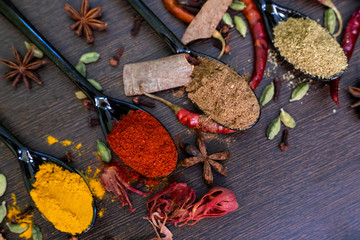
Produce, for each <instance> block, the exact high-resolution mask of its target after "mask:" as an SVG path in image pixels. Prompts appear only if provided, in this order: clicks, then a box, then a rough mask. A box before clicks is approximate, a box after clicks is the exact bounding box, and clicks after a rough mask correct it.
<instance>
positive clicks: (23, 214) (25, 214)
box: [7, 194, 34, 239]
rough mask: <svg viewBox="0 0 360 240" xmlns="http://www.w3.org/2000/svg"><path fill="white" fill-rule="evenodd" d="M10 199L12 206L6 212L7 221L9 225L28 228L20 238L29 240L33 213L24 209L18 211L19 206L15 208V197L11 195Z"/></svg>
mask: <svg viewBox="0 0 360 240" xmlns="http://www.w3.org/2000/svg"><path fill="white" fill-rule="evenodd" d="M12 198H13V200H14V202H13V205H12V206H11V207H10V208H9V209H8V210H7V211H8V213H7V218H8V219H9V222H11V223H17V224H20V226H21V225H23V227H26V225H27V226H28V227H27V229H26V230H25V232H23V233H22V234H20V237H21V238H26V239H29V238H31V235H32V231H31V228H32V226H33V225H34V223H33V219H32V218H33V215H34V214H33V212H32V211H27V209H29V208H26V209H25V210H26V211H25V210H23V211H22V210H20V207H19V206H16V197H15V194H12Z"/></svg>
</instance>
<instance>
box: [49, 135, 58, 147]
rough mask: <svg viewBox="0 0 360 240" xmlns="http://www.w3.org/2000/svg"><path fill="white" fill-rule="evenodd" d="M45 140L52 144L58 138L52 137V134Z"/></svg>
mask: <svg viewBox="0 0 360 240" xmlns="http://www.w3.org/2000/svg"><path fill="white" fill-rule="evenodd" d="M47 142H48V144H49V145H53V144H54V143H57V142H59V140H58V139H56V138H54V137H53V136H48V137H47Z"/></svg>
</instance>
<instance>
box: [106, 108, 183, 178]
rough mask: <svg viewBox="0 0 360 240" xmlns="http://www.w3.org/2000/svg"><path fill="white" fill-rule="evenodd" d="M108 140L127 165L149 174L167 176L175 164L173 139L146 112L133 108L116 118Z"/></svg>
mask: <svg viewBox="0 0 360 240" xmlns="http://www.w3.org/2000/svg"><path fill="white" fill-rule="evenodd" d="M107 141H108V143H109V145H110V147H111V149H112V150H113V151H114V153H115V154H116V155H118V156H119V158H120V160H121V161H122V162H123V163H124V164H125V165H127V166H129V167H131V168H132V169H134V170H135V171H137V172H139V173H140V174H142V175H144V176H146V177H151V178H157V177H164V176H166V175H168V174H170V173H171V172H172V171H173V170H174V169H175V167H176V162H177V150H176V146H175V144H174V141H173V140H172V138H171V136H170V134H169V133H168V132H167V131H166V129H165V128H164V127H163V126H162V125H161V123H160V122H159V121H157V120H156V119H155V118H154V117H153V116H151V114H149V113H147V112H144V111H141V110H136V111H131V112H130V113H129V114H127V115H126V116H124V117H123V118H122V119H120V120H119V121H118V122H115V123H114V126H113V129H112V130H111V132H110V133H109V134H108V136H107Z"/></svg>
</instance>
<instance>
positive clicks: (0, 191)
mask: <svg viewBox="0 0 360 240" xmlns="http://www.w3.org/2000/svg"><path fill="white" fill-rule="evenodd" d="M6 186H7V181H6V177H5V175H4V174H2V173H0V197H1V196H2V195H4V193H5V191H6Z"/></svg>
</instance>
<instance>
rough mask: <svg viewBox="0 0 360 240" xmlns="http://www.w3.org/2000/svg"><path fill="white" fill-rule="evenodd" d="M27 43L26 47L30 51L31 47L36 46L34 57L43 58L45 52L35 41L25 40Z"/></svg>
mask: <svg viewBox="0 0 360 240" xmlns="http://www.w3.org/2000/svg"><path fill="white" fill-rule="evenodd" d="M24 43H25V47H26V49H27V50H28V51H29V49H30V48H31V47H34V57H36V58H43V57H44V53H43V52H42V51H41V50H40V49H39V48H38V47H37V46H36V45H35V44H33V43H29V42H26V41H25V42H24Z"/></svg>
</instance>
